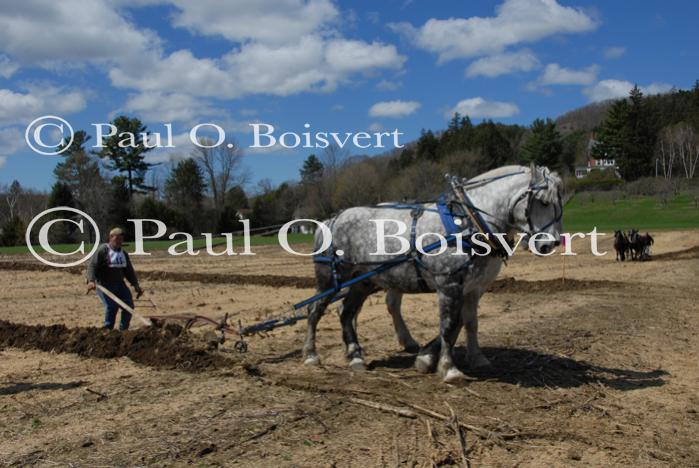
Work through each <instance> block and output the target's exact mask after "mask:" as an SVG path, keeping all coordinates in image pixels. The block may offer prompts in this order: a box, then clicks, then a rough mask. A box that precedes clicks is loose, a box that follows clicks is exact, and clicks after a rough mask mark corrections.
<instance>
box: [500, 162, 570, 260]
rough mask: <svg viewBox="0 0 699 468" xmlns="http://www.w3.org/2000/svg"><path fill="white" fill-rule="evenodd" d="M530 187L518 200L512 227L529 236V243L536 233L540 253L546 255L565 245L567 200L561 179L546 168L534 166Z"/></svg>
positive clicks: (514, 202)
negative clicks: (563, 243)
mask: <svg viewBox="0 0 699 468" xmlns="http://www.w3.org/2000/svg"><path fill="white" fill-rule="evenodd" d="M530 173H531V178H530V180H529V185H528V186H527V187H525V188H524V189H523V190H522V191H520V192H519V193H518V194H517V195H516V196H515V198H514V200H513V202H512V206H511V208H510V213H511V222H510V224H511V225H512V226H514V227H516V228H517V229H519V230H520V231H521V232H524V233H526V240H527V241H528V240H529V238H530V237H531V236H534V235H536V234H543V233H546V234H549V236H543V235H542V236H537V238H536V239H535V243H536V250H537V251H538V252H540V253H542V254H546V253H548V252H550V251H551V250H553V248H554V247H555V246H557V245H559V244H560V243H561V231H562V229H563V224H562V218H563V201H562V198H561V192H560V190H561V178H560V177H559V176H558V174H556V173H555V172H551V171H550V170H549V169H548V168H546V167H536V166H534V165H532V166H531V167H530Z"/></svg>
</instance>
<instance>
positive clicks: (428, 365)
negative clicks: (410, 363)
mask: <svg viewBox="0 0 699 468" xmlns="http://www.w3.org/2000/svg"><path fill="white" fill-rule="evenodd" d="M433 367H434V356H432V355H431V354H421V355H419V356H418V357H416V358H415V369H417V370H418V372H422V373H423V374H427V373H428V372H432V368H433Z"/></svg>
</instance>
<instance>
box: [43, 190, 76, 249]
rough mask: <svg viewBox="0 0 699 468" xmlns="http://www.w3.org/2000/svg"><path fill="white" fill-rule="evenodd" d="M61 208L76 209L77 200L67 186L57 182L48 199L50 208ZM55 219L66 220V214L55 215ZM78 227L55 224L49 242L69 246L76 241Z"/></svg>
mask: <svg viewBox="0 0 699 468" xmlns="http://www.w3.org/2000/svg"><path fill="white" fill-rule="evenodd" d="M59 206H67V207H70V208H75V199H74V198H73V194H72V193H71V192H70V187H68V185H67V184H64V183H61V182H56V183H55V184H53V187H52V188H51V194H50V195H49V199H48V207H49V208H56V207H59ZM55 214H56V216H55V218H59V217H60V218H65V217H66V213H60V214H58V213H55ZM77 229H78V228H77V226H76V225H75V224H73V223H70V222H62V223H61V222H58V223H55V224H54V225H53V226H52V227H51V230H50V231H49V240H50V241H51V242H52V243H56V244H68V243H71V242H74V241H75V235H76V232H77Z"/></svg>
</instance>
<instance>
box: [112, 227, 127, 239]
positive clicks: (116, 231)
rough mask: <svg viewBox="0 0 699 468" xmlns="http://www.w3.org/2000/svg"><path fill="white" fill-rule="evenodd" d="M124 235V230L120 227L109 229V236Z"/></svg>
mask: <svg viewBox="0 0 699 468" xmlns="http://www.w3.org/2000/svg"><path fill="white" fill-rule="evenodd" d="M123 235H124V230H123V229H121V228H118V227H115V228H114V229H112V230H111V231H109V236H110V237H111V236H123Z"/></svg>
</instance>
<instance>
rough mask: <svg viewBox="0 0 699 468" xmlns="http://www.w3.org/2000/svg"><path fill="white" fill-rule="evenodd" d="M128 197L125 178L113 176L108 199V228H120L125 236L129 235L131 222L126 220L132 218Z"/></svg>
mask: <svg viewBox="0 0 699 468" xmlns="http://www.w3.org/2000/svg"><path fill="white" fill-rule="evenodd" d="M130 199H131V198H130V195H129V188H128V187H127V185H126V180H125V179H124V178H123V177H115V178H114V179H112V184H111V187H110V190H109V200H108V208H109V211H108V216H107V223H108V228H109V229H111V228H113V227H120V228H122V229H123V230H124V232H125V233H126V237H127V238H130V237H131V236H130V233H131V232H130V228H131V223H129V222H128V219H130V218H133V216H132V215H131V204H130Z"/></svg>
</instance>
